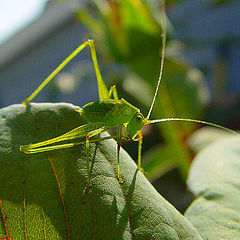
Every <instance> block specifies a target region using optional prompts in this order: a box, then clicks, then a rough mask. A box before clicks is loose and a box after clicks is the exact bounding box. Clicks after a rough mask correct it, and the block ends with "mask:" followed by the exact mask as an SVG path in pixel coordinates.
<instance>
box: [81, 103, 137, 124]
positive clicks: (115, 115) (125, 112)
mask: <svg viewBox="0 0 240 240" xmlns="http://www.w3.org/2000/svg"><path fill="white" fill-rule="evenodd" d="M136 112H140V111H139V109H138V108H136V107H134V106H133V105H131V104H130V103H128V102H127V101H126V100H124V99H121V100H113V99H108V100H103V101H98V102H90V103H88V104H86V105H85V106H83V110H82V112H81V113H82V116H83V117H84V118H85V119H86V121H87V122H89V123H90V122H104V123H106V124H107V125H114V126H119V125H122V124H124V123H127V122H129V121H130V119H131V118H132V116H133V115H134V114H135V113H136Z"/></svg>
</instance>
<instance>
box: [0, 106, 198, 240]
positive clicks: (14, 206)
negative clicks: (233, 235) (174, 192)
mask: <svg viewBox="0 0 240 240" xmlns="http://www.w3.org/2000/svg"><path fill="white" fill-rule="evenodd" d="M75 109H76V107H75V106H73V105H71V104H47V103H44V104H30V105H28V106H25V105H13V106H10V107H7V108H4V109H1V110H0V219H1V222H0V238H2V239H10V237H11V239H18V240H19V239H168V240H169V239H201V238H200V236H199V234H198V233H197V232H196V230H195V229H194V228H193V227H192V225H191V224H190V223H189V222H188V220H186V218H185V217H183V216H182V215H181V214H180V213H179V212H178V211H177V210H176V209H175V208H174V207H173V206H172V205H171V204H170V203H168V202H167V201H166V200H165V199H164V198H163V197H161V196H160V195H159V194H158V193H157V192H156V190H155V189H154V188H153V186H152V185H151V184H150V183H149V182H148V181H147V180H146V178H145V177H144V175H143V174H142V173H141V172H140V171H138V169H137V167H136V165H135V163H134V162H133V160H132V159H131V158H130V157H129V156H128V154H127V153H126V152H125V151H124V150H121V155H120V157H121V163H120V168H121V174H122V178H123V183H122V184H120V183H119V182H118V180H117V178H116V143H115V142H114V141H113V140H108V141H105V142H102V143H99V144H98V146H97V155H96V158H95V164H94V167H93V172H92V177H91V179H92V180H91V187H90V189H89V191H88V193H87V194H86V196H83V191H84V188H85V186H86V179H87V175H86V164H85V148H84V146H82V145H79V146H75V147H73V148H70V149H62V150H56V151H52V152H45V153H39V154H32V155H27V154H24V153H22V152H20V151H19V146H20V145H23V144H29V143H34V142H39V141H42V140H46V139H49V138H52V137H56V136H58V135H60V134H62V133H65V132H67V131H69V130H70V129H72V128H74V127H77V126H79V125H81V124H82V123H83V122H84V121H83V119H81V116H80V114H79V113H78V112H77V111H75ZM95 147H96V145H95V144H92V145H91V156H92V155H93V152H94V150H95Z"/></svg>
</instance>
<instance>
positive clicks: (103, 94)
mask: <svg viewBox="0 0 240 240" xmlns="http://www.w3.org/2000/svg"><path fill="white" fill-rule="evenodd" d="M87 45H89V47H90V51H91V56H92V61H93V65H94V69H95V72H96V77H97V81H98V92H99V98H100V100H103V99H109V95H108V90H107V87H106V85H105V83H104V82H103V79H102V76H101V73H100V70H99V66H98V62H97V56H96V50H95V44H94V40H91V39H89V40H87V41H85V42H84V43H82V44H81V45H79V47H77V48H76V49H75V50H74V51H73V52H72V53H71V54H70V55H69V56H68V57H67V58H66V59H65V60H64V61H63V62H62V63H61V64H60V65H59V66H58V67H57V68H56V69H55V70H54V71H53V72H52V73H51V74H50V75H49V76H48V77H47V78H46V79H45V80H44V81H43V82H42V83H41V84H40V85H39V87H38V88H37V89H36V90H35V91H34V92H33V93H32V94H31V95H30V96H29V97H28V98H26V99H25V100H24V101H23V102H22V103H23V104H27V103H28V102H30V101H31V100H33V99H34V98H35V97H36V95H37V94H38V93H39V92H40V91H41V90H42V89H43V88H44V87H45V86H46V85H47V84H48V83H49V82H50V81H51V80H52V79H53V78H54V77H55V76H56V75H57V74H58V73H59V72H60V71H61V70H62V69H63V68H64V67H65V66H66V65H67V64H68V63H69V62H70V61H71V60H72V59H73V58H74V57H76V56H77V55H78V53H80V52H81V51H82V50H83V49H84V48H85V47H86V46H87Z"/></svg>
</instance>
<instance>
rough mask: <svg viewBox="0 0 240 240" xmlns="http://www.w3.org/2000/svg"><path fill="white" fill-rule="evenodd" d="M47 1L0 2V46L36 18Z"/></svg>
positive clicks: (15, 0) (11, 0) (18, 0)
mask: <svg viewBox="0 0 240 240" xmlns="http://www.w3.org/2000/svg"><path fill="white" fill-rule="evenodd" d="M47 1H48V0H21V1H20V0H7V1H6V0H5V1H4V0H2V1H0V44H1V43H3V42H4V41H6V40H7V39H8V38H9V37H11V36H12V35H13V34H14V33H16V32H17V31H19V30H20V29H21V28H23V27H24V26H26V25H27V24H28V23H30V22H31V21H33V20H34V19H35V18H36V17H38V16H39V14H41V12H42V11H43V9H44V6H45V4H46V2H47Z"/></svg>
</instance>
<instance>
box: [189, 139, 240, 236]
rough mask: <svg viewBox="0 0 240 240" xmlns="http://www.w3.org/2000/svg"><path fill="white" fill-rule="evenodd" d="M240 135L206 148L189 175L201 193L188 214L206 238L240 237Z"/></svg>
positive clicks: (195, 187)
mask: <svg viewBox="0 0 240 240" xmlns="http://www.w3.org/2000/svg"><path fill="white" fill-rule="evenodd" d="M239 146H240V137H239V136H236V137H232V138H225V139H222V140H219V141H216V142H215V143H213V144H211V145H210V146H209V147H207V148H205V149H204V150H202V151H201V152H200V153H199V154H198V155H197V157H196V158H195V160H194V162H193V164H192V166H191V169H190V175H189V178H188V186H189V188H190V190H191V191H192V192H193V193H194V194H195V195H196V196H197V199H196V200H195V201H194V202H193V203H192V205H191V206H190V207H189V208H188V210H187V212H186V214H185V215H186V217H187V218H188V219H189V220H190V221H191V222H192V223H193V225H194V226H195V227H196V228H197V229H198V231H199V233H200V234H201V236H202V238H203V239H213V240H215V239H231V240H232V239H240V228H239V223H240V184H239V180H240V147H239Z"/></svg>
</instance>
